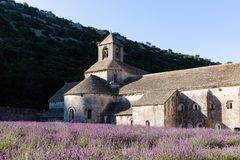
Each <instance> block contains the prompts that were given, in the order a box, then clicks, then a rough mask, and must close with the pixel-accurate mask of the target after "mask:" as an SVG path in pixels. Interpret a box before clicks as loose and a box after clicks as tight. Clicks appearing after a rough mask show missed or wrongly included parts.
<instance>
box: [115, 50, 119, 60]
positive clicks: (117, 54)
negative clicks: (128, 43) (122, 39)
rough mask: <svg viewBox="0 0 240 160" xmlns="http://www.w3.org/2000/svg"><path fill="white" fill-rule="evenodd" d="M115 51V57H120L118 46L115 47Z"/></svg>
mask: <svg viewBox="0 0 240 160" xmlns="http://www.w3.org/2000/svg"><path fill="white" fill-rule="evenodd" d="M115 53H116V58H118V59H120V48H119V47H116V49H115Z"/></svg>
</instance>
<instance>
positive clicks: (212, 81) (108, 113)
mask: <svg viewBox="0 0 240 160" xmlns="http://www.w3.org/2000/svg"><path fill="white" fill-rule="evenodd" d="M123 55H124V52H123V45H122V44H121V43H120V42H119V41H118V40H117V39H116V38H115V37H114V35H113V34H112V33H111V34H110V35H109V36H108V37H107V38H106V39H104V40H103V42H101V43H100V44H99V45H98V61H97V62H96V63H95V64H94V65H93V66H91V67H90V68H89V69H88V70H87V71H86V72H85V79H84V80H83V81H82V82H80V83H77V84H75V85H73V87H72V88H71V87H69V88H68V90H64V91H65V92H64V93H63V94H62V95H61V96H62V97H63V96H64V100H63V101H64V105H63V101H62V102H60V101H58V102H56V101H54V104H53V103H50V109H53V108H61V106H64V107H62V108H64V121H66V122H82V123H111V124H120V125H147V126H165V127H185V128H193V127H210V128H216V129H222V128H230V129H239V128H240V104H239V102H240V64H239V63H235V64H227V65H218V66H209V67H200V68H196V69H187V70H180V71H172V72H164V73H156V74H147V72H145V71H143V70H140V69H138V68H135V67H133V66H129V65H127V64H125V63H124V62H123ZM61 93H62V92H61ZM53 97H54V96H53ZM57 97H58V96H55V97H54V100H55V99H56V98H57Z"/></svg>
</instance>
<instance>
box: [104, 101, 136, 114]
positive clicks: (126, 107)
mask: <svg viewBox="0 0 240 160" xmlns="http://www.w3.org/2000/svg"><path fill="white" fill-rule="evenodd" d="M131 114H132V108H131V105H130V103H129V102H128V101H120V102H114V103H110V104H109V107H108V110H107V111H106V113H105V115H118V116H122V115H131Z"/></svg>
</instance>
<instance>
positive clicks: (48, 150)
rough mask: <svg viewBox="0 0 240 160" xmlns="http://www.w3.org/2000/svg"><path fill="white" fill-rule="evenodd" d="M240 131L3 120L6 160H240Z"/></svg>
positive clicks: (1, 146)
mask: <svg viewBox="0 0 240 160" xmlns="http://www.w3.org/2000/svg"><path fill="white" fill-rule="evenodd" d="M239 157H240V132H233V131H230V130H212V129H174V128H157V127H144V126H134V127H131V126H114V125H101V124H75V123H35V122H0V159H1V160H3V159H14V160H15V159H16V160H32V159H36V160H43V159H49V160H50V159H51V160H61V159H62V160H65V159H66V160H68V159H69V160H70V159H76V160H77V159H83V160H95V159H96V160H98V159H99V160H100V159H112V160H122V159H133V160H140V159H163V160H165V159H166V160H168V159H178V160H180V159H204V160H205V159H216V160H219V159H229V160H233V159H239Z"/></svg>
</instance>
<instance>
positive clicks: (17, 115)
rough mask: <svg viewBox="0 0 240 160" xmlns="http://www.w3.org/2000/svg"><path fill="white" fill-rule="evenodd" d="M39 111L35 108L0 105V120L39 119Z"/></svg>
mask: <svg viewBox="0 0 240 160" xmlns="http://www.w3.org/2000/svg"><path fill="white" fill-rule="evenodd" d="M41 113H42V111H39V110H36V109H28V108H13V107H0V121H40V114H41Z"/></svg>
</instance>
